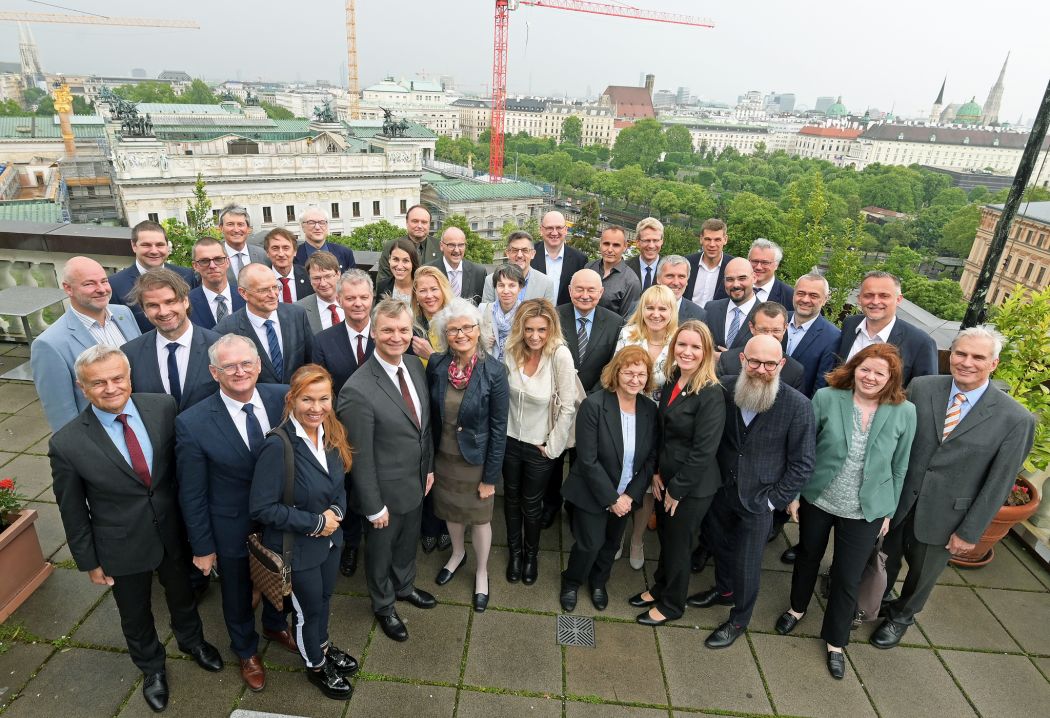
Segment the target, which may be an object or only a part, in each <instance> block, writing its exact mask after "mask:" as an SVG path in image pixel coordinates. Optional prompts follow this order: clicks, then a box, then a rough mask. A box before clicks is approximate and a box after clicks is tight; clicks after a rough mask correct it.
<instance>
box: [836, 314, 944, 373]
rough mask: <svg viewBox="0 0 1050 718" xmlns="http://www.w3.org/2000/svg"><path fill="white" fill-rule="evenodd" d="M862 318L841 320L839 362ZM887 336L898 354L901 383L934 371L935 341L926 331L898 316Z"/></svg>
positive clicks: (843, 357)
mask: <svg viewBox="0 0 1050 718" xmlns="http://www.w3.org/2000/svg"><path fill="white" fill-rule="evenodd" d="M862 321H864V315H863V314H857V315H856V316H852V317H846V320H845V321H844V322H842V337H841V339H840V341H839V351H838V359H839V361H840V362H845V361H846V357H847V356H849V350H850V348H851V347H852V346H853V342H854V341H856V339H857V331H858V329H857V328H858V327H859V326H860V323H861V322H862ZM889 339H890V341H889V343H890V344H892V345H893V346H895V347H897V349H899V350H900V353H901V364H903V369H904V375H903V377H902V381H903V382H904V386H908V383H909V382H910V381H911V380H912V378H914V377H917V376H929V375H931V374H937V369H938V363H937V343H936V342H934V341H933V337H931V336H930V335H929V334H927V333H926V332H924V331H922V330H921V329H918V328H916V327H913V326H912V325H911V324H908V322H906V321H904V320H903V319H901V318H900V317H897V321H896V322H894V323H893V330H892V331H891V332H890V337H889Z"/></svg>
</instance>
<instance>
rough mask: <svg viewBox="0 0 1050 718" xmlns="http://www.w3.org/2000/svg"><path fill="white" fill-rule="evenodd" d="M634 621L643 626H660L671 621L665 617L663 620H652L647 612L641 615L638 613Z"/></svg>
mask: <svg viewBox="0 0 1050 718" xmlns="http://www.w3.org/2000/svg"><path fill="white" fill-rule="evenodd" d="M634 620H635V621H637V622H638V623H640V624H642V625H643V626H662V625H664V624H665V623H667V622H668V621H670V620H671V619H670V618H667V617H666V616H665V617H664V618H653V617H652V616H650V615H649V612H648V611H643V612H642V613H639V614H638V616H637V617H636V618H635V619H634Z"/></svg>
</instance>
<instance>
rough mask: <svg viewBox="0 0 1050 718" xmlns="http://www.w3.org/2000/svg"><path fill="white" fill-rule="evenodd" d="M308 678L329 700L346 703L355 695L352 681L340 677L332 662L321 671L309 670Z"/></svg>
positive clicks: (326, 662)
mask: <svg viewBox="0 0 1050 718" xmlns="http://www.w3.org/2000/svg"><path fill="white" fill-rule="evenodd" d="M306 677H307V678H309V679H310V682H311V683H313V684H314V685H315V686H317V687H318V688H319V689H321V692H322V693H324V694H325V695H326V696H328V697H329V698H335V699H336V700H340V701H345V700H349V699H350V696H352V695H353V694H354V687H353V686H351V685H350V681H348V680H346V679H345V678H343V677H342V676H341V675H339V671H338V670H336V667H335V666H334V665H332V662H331V661H325V663H324V665H323V666H321V667H320V668H319V669H316V670H314V669H312V668H310V669H307V671H306Z"/></svg>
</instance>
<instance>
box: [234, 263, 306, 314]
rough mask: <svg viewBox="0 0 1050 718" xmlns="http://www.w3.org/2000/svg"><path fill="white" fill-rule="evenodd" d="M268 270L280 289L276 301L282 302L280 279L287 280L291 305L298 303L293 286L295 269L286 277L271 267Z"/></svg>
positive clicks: (297, 296) (297, 294)
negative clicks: (271, 272)
mask: <svg viewBox="0 0 1050 718" xmlns="http://www.w3.org/2000/svg"><path fill="white" fill-rule="evenodd" d="M245 254H247V252H245ZM270 269H271V270H272V271H273V276H274V277H276V278H277V286H278V287H279V288H280V289H281V292H280V294H278V295H277V298H278V300H280V301H282V302H283V301H284V282H282V281H281V280H282V279H287V280H288V292H289V293H290V294H291V295H292V302H291V303H292V304H295V303H296V302H297V301H299V290H298V288H297V287H296V286H295V269H292V270H290V271H289V272H288V275H287V276H285V275H284V274H281V273H280V272H278V271H277V270H276V269H274V268H273V267H270Z"/></svg>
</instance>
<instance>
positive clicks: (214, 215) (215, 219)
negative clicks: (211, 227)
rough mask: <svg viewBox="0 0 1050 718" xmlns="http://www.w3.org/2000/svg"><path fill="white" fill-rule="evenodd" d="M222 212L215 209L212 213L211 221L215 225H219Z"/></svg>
mask: <svg viewBox="0 0 1050 718" xmlns="http://www.w3.org/2000/svg"><path fill="white" fill-rule="evenodd" d="M221 211H222V210H220V209H213V210H212V211H211V221H212V222H214V223H215V224H218V223H219V212H221Z"/></svg>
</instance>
